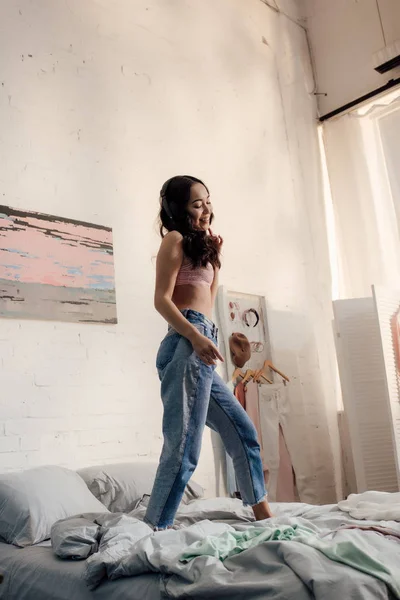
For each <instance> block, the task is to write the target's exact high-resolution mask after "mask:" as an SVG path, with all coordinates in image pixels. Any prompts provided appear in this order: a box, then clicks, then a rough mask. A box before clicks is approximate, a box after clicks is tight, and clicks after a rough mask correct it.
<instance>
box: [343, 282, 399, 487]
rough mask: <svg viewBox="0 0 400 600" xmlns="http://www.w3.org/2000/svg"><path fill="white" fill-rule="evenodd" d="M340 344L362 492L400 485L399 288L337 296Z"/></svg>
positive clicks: (352, 449) (346, 406)
mask: <svg viewBox="0 0 400 600" xmlns="http://www.w3.org/2000/svg"><path fill="white" fill-rule="evenodd" d="M333 306H334V315H335V333H336V349H337V356H338V364H339V374H340V381H341V386H342V395H343V404H344V410H345V416H346V420H347V423H348V428H349V438H350V449H347V451H349V450H350V452H351V455H352V458H353V462H354V471H355V476H356V485H357V490H354V491H357V492H363V491H366V490H380V491H387V492H396V491H399V489H400V486H399V484H400V478H399V461H398V456H399V450H400V396H399V385H398V373H399V369H398V365H397V361H396V352H395V338H394V336H395V335H396V329H395V327H394V326H393V325H394V324H395V322H396V317H397V313H398V311H399V308H400V291H397V292H396V291H393V290H387V289H383V288H377V289H375V288H373V289H372V296H371V297H369V298H352V299H348V300H337V301H335V302H334V303H333Z"/></svg>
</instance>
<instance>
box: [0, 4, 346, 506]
mask: <svg viewBox="0 0 400 600" xmlns="http://www.w3.org/2000/svg"><path fill="white" fill-rule="evenodd" d="M285 10H286V11H287V12H288V14H289V15H290V16H293V17H294V18H295V19H296V18H297V17H300V16H301V15H298V14H297V12H296V11H297V8H296V4H295V3H294V2H291V1H290V0H286V2H285ZM0 21H1V23H2V35H1V37H0V73H1V85H0V119H1V141H0V183H1V194H2V196H1V198H2V202H3V203H4V204H9V205H11V206H15V207H22V208H25V209H31V210H35V211H42V212H48V213H51V214H55V215H61V216H65V217H72V218H75V219H82V220H84V221H93V222H99V223H102V224H105V225H109V226H112V227H113V229H114V243H115V265H116V284H117V301H118V314H119V325H118V326H117V327H115V328H114V327H113V328H111V327H97V326H94V327H92V326H90V327H85V326H77V325H68V324H51V323H38V322H18V321H2V322H1V323H0V353H1V354H0V356H1V362H0V378H1V398H0V470H3V471H4V470H9V469H14V468H21V467H26V466H30V465H36V464H42V463H47V462H58V463H60V464H65V465H68V466H83V465H86V464H89V463H99V462H103V461H117V460H129V459H131V458H133V457H147V458H148V457H153V458H154V457H157V456H158V453H159V451H160V447H161V403H160V400H159V384H158V380H157V376H156V372H155V367H154V361H155V353H156V351H157V346H158V343H159V341H160V338H161V337H162V335H163V333H164V331H165V324H164V323H163V321H162V320H161V318H160V317H159V316H157V314H156V313H155V311H154V309H153V285H154V260H153V257H154V256H155V254H156V252H157V248H158V244H159V239H158V237H157V233H156V228H155V217H156V213H157V208H158V192H159V189H160V186H161V184H162V182H163V181H164V180H165V179H166V178H168V177H170V176H171V175H173V174H176V173H192V174H194V175H196V176H198V177H201V178H204V180H205V181H206V182H207V184H208V185H209V187H210V189H211V192H212V196H213V200H214V204H215V212H216V215H217V220H216V223H215V230H216V231H218V232H219V233H221V235H222V236H223V237H224V238H225V248H224V267H223V270H222V273H221V280H222V281H221V282H222V283H224V284H226V285H228V286H230V287H231V288H233V289H238V290H244V291H246V290H248V291H250V292H258V293H262V294H265V295H266V296H267V301H268V306H269V310H270V325H271V335H272V342H273V356H274V360H275V361H276V364H277V365H279V367H280V368H281V369H282V370H283V371H286V372H287V373H288V374H289V375H290V377H291V378H292V383H291V386H290V394H291V403H292V412H293V418H295V419H297V422H298V431H299V438H301V440H302V442H301V447H302V451H304V453H305V455H306V456H307V457H309V460H307V461H306V462H307V466H306V469H305V472H304V473H303V474H302V487H303V490H305V495H304V498H305V499H308V500H310V501H315V502H317V501H331V500H332V499H334V496H335V473H334V460H333V456H334V457H335V464H336V466H337V465H338V460H339V459H338V456H339V452H338V436H337V427H336V404H335V397H334V377H333V374H332V366H331V365H332V364H333V360H332V347H331V346H332V342H331V337H332V336H331V329H330V319H331V313H330V310H331V309H330V274H329V262H328V253H327V247H326V236H325V229H324V222H323V217H324V215H323V210H322V208H321V206H322V203H321V185H320V166H319V154H318V146H317V135H316V126H315V123H316V106H315V99H314V96H313V95H312V90H313V79H312V73H311V70H310V62H309V56H308V50H307V44H306V39H305V36H304V32H303V30H302V29H301V28H300V27H298V26H297V25H296V24H294V23H293V22H292V21H290V20H289V19H288V18H287V17H285V16H283V15H280V14H277V13H276V12H275V11H273V10H271V9H270V8H268V7H267V6H265V5H264V4H263V3H262V2H260V1H259V0H246V2H243V0H201V1H200V0H186V1H184V0H171V1H169V2H165V0H146V1H145V0H136V1H135V2H134V3H132V2H130V1H128V0H113V1H111V0H107V1H106V0H87V1H85V2H82V1H80V0H68V1H65V2H64V1H61V0H56V1H50V0H33V1H32V0H18V1H15V0H4V1H3V2H2V3H1V6H0ZM30 55H31V56H30ZM218 452H219V450H218V449H217V450H216V453H217V455H218ZM338 473H339V471H338V470H337V471H336V479H337V480H338V481H339V479H340V476H339V475H338ZM197 478H198V479H199V480H200V481H201V482H202V483H203V484H205V485H207V486H208V488H209V490H208V491H209V493H214V492H215V470H214V454H213V449H212V443H211V438H210V436H209V433H206V435H205V440H204V448H203V454H202V459H201V464H200V466H199V470H198V473H197ZM217 491H221V490H217Z"/></svg>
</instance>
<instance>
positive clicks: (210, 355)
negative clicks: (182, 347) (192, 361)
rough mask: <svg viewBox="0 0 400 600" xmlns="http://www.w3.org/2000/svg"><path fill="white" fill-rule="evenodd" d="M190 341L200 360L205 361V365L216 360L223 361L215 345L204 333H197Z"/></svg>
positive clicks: (214, 363) (212, 363) (214, 362)
mask: <svg viewBox="0 0 400 600" xmlns="http://www.w3.org/2000/svg"><path fill="white" fill-rule="evenodd" d="M191 342H192V346H193V350H194V351H195V352H196V354H197V356H199V357H200V358H201V360H202V361H203V362H204V363H206V365H209V366H212V365H216V364H217V363H216V361H217V360H220V361H221V362H224V359H223V357H222V356H221V354H220V353H219V350H218V348H217V346H216V345H215V344H213V342H212V341H211V340H209V339H208V338H207V337H206V336H205V335H202V334H201V333H199V334H198V335H197V336H196V337H195V338H194V339H192V340H191Z"/></svg>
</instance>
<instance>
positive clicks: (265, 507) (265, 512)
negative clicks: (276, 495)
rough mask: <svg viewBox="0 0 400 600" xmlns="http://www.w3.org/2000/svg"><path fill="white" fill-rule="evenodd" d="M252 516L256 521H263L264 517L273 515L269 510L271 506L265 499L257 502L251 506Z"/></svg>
mask: <svg viewBox="0 0 400 600" xmlns="http://www.w3.org/2000/svg"><path fill="white" fill-rule="evenodd" d="M252 509H253V513H254V517H255V519H256V521H263V520H264V519H271V517H273V516H274V515H273V514H272V512H271V508H270V506H269V504H268V502H267V501H266V500H263V501H262V502H259V503H258V504H255V505H254V506H252Z"/></svg>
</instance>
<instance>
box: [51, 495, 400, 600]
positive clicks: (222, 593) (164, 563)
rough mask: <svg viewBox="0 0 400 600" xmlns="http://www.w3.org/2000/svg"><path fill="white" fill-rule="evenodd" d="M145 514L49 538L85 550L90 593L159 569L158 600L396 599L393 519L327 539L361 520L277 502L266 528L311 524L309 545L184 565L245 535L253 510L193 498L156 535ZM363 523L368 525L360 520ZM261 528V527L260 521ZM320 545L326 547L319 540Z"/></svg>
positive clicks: (59, 547) (288, 544)
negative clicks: (225, 536) (201, 551)
mask: <svg viewBox="0 0 400 600" xmlns="http://www.w3.org/2000/svg"><path fill="white" fill-rule="evenodd" d="M145 509H146V507H145V506H139V507H138V508H137V509H136V510H134V511H132V512H131V513H130V514H129V515H121V514H120V515H118V514H114V515H105V516H104V515H97V516H90V518H87V517H86V520H85V519H82V521H79V519H78V520H77V519H66V520H65V521H62V522H59V523H58V524H57V526H56V527H55V528H54V531H53V533H54V535H53V536H52V541H53V548H54V551H55V552H56V553H57V554H58V555H59V556H64V557H68V556H82V554H85V553H86V555H89V554H90V556H89V558H88V559H87V560H86V561H85V573H84V577H85V579H86V581H87V583H88V585H89V586H90V587H91V589H96V590H99V589H101V588H102V586H103V585H104V581H107V580H108V582H109V581H110V580H111V581H114V580H116V579H118V580H119V579H120V578H123V579H126V578H127V579H128V580H129V581H132V582H134V581H135V578H136V577H137V576H143V575H144V574H145V573H147V574H150V573H158V574H161V575H162V579H161V580H160V594H161V598H169V599H170V598H175V599H180V600H186V599H187V598H197V599H199V600H200V599H201V600H204V599H206V598H208V599H210V600H215V599H218V598H227V599H229V600H236V599H237V600H239V599H246V600H264V599H269V598H271V599H274V600H288V599H295V600H309V599H311V598H316V599H317V600H338V599H339V598H343V599H346V600H347V599H350V598H351V599H352V600H387V599H388V598H391V597H392V596H391V594H390V592H389V590H388V588H387V586H386V584H385V583H384V581H386V582H387V583H388V586H390V588H391V589H392V590H393V591H394V593H395V597H396V598H399V599H400V568H399V567H398V563H399V560H398V558H399V557H400V544H399V538H398V537H396V535H400V527H399V524H397V523H393V522H390V523H381V525H384V526H386V527H390V529H391V531H392V532H393V533H394V536H393V538H389V537H388V536H385V535H381V534H378V533H376V532H374V531H361V530H348V529H345V530H342V529H341V530H340V531H339V532H337V533H336V534H335V535H334V536H333V539H332V535H331V534H330V532H332V531H335V530H337V529H338V528H340V527H342V526H343V525H346V523H351V524H352V525H355V524H357V521H354V520H353V519H351V518H349V517H348V515H347V514H345V513H343V512H341V511H339V510H338V509H337V507H335V506H328V507H327V506H325V507H311V506H307V505H299V504H295V505H276V506H274V507H273V510H274V512H275V517H274V519H272V520H271V521H268V524H270V523H273V524H274V526H275V527H278V528H279V526H282V525H288V526H294V527H296V526H297V527H301V526H302V527H303V528H305V527H307V528H308V529H309V530H312V531H311V534H312V538H307V539H308V540H309V542H310V539H311V540H312V543H306V544H305V543H302V542H301V541H300V540H297V541H287V540H284V541H283V540H276V541H275V540H274V541H269V542H267V543H261V544H260V545H257V546H256V547H252V548H250V549H247V550H246V551H245V552H242V553H240V554H237V555H235V556H232V557H230V558H228V559H227V560H225V561H224V562H221V561H220V560H219V559H218V558H217V557H215V556H213V555H202V556H198V557H197V558H195V559H194V560H192V561H190V562H189V563H185V562H182V561H181V560H180V558H181V556H182V552H183V550H184V549H185V548H187V547H188V546H190V545H192V544H193V543H194V542H196V543H199V542H202V541H203V540H204V539H205V538H208V536H218V535H220V534H221V533H223V532H224V531H231V530H232V531H233V530H236V531H238V532H240V531H243V530H249V527H250V528H251V527H252V523H251V522H250V521H251V518H252V517H251V509H249V508H245V507H243V506H242V505H241V503H240V502H239V501H237V500H232V499H226V498H215V499H209V500H198V501H195V502H192V503H190V504H189V505H187V506H184V507H181V508H180V510H179V511H178V515H177V519H176V529H175V530H170V531H164V532H155V533H153V532H152V531H151V530H150V528H148V527H147V526H146V525H145V524H144V523H143V522H142V521H141V518H142V517H143V514H144V511H145ZM93 523H95V524H96V527H97V535H96V536H94V535H93ZM227 523H229V524H230V525H232V526H233V529H232V527H230V525H227ZM374 524H375V523H374ZM362 525H363V526H365V525H368V522H365V521H363V522H362ZM268 526H269V525H267V524H265V527H268ZM257 527H258V528H262V524H261V523H259V524H257ZM327 536H328V537H327ZM322 539H323V540H330V541H327V542H325V541H324V542H321V540H322ZM321 543H323V544H325V543H326V544H327V545H328V546H329V552H328V555H326V553H325V554H324V551H322V550H321V551H320V550H318V549H316V547H317V546H319V547H320V548H321ZM313 544H314V545H313ZM335 548H336V550H339V548H340V554H341V557H342V559H344V560H342V561H341V562H339V561H338V560H337V554H336V551H335ZM328 556H329V557H328ZM360 556H361V557H362V560H361V562H360V560H359V559H360ZM352 557H356V559H357V560H358V562H357V560H356V561H355V562H354V560H351V558H352ZM349 558H350V564H351V565H352V566H350V565H349ZM343 562H344V563H346V564H343ZM378 563H379V565H380V568H381V570H380V572H379V569H378V571H377V570H375V571H374V572H375V573H378V572H379V573H378V575H379V576H380V579H378V578H375V577H373V576H371V575H370V574H369V573H370V572H371V568H372V565H373V564H375V566H376V565H377V564H378ZM387 568H388V570H387V571H386V569H387ZM365 571H366V572H365ZM382 577H383V579H384V580H383V581H382Z"/></svg>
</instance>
